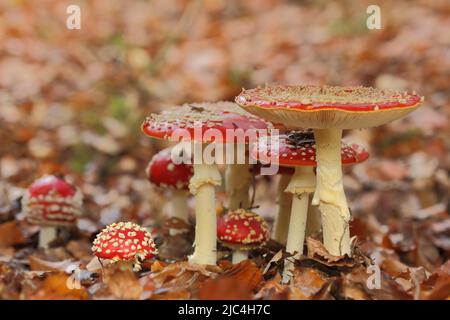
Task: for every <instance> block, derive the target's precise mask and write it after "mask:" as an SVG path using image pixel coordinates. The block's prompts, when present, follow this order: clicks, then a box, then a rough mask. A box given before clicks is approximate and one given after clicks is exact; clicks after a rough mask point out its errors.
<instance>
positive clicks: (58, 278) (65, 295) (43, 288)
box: [28, 272, 88, 300]
mask: <svg viewBox="0 0 450 320" xmlns="http://www.w3.org/2000/svg"><path fill="white" fill-rule="evenodd" d="M69 281H70V279H69V276H68V275H66V274H65V273H62V272H56V273H51V274H47V275H46V276H45V278H44V280H43V281H42V282H41V285H40V287H39V289H38V290H37V291H34V290H30V289H31V288H29V289H28V291H32V292H34V293H31V294H30V295H29V296H28V298H29V299H39V300H40V299H44V300H86V299H88V293H87V291H86V289H85V288H84V287H81V288H80V289H76V288H74V289H71V288H69V287H70V286H69V285H68V282H69Z"/></svg>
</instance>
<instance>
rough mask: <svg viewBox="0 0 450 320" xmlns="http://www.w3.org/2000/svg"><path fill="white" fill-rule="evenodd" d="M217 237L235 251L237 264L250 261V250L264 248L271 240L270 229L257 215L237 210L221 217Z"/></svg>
mask: <svg viewBox="0 0 450 320" xmlns="http://www.w3.org/2000/svg"><path fill="white" fill-rule="evenodd" d="M217 237H218V239H219V241H220V242H221V243H222V244H223V245H224V246H226V247H228V248H231V249H233V257H232V261H233V263H234V264H236V263H239V262H241V261H242V260H245V259H248V251H249V250H252V249H255V248H258V247H260V246H263V245H264V244H265V243H266V242H267V241H268V240H269V228H268V227H267V223H266V221H264V219H263V218H261V217H260V216H259V215H257V214H256V213H254V212H250V211H246V210H244V209H237V210H235V211H231V212H229V213H228V214H226V215H223V216H221V217H220V219H219V221H218V223H217Z"/></svg>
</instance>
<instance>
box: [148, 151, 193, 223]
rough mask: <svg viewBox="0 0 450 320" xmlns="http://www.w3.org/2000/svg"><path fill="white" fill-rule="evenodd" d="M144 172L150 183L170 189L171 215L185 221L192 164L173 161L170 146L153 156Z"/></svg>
mask: <svg viewBox="0 0 450 320" xmlns="http://www.w3.org/2000/svg"><path fill="white" fill-rule="evenodd" d="M145 172H146V173H147V178H148V180H149V181H150V183H151V184H153V185H154V186H156V187H158V188H162V189H168V190H170V191H171V195H172V198H171V202H172V216H173V217H175V218H178V219H181V220H183V221H185V222H187V221H188V217H189V209H188V204H187V198H188V192H189V188H188V186H189V180H190V179H191V177H192V175H193V172H194V168H193V167H192V164H185V163H180V164H175V163H173V161H172V156H171V148H168V149H164V150H161V151H160V152H158V153H157V154H155V155H154V156H153V158H152V160H151V161H150V163H149V164H148V166H147V169H146V170H145Z"/></svg>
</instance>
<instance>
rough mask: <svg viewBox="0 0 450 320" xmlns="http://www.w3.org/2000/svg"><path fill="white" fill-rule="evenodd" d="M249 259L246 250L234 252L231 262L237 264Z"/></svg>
mask: <svg viewBox="0 0 450 320" xmlns="http://www.w3.org/2000/svg"><path fill="white" fill-rule="evenodd" d="M247 259H248V251H244V250H233V255H232V257H231V260H232V262H233V264H237V263H239V262H241V261H243V260H247Z"/></svg>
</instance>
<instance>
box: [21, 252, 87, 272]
mask: <svg viewBox="0 0 450 320" xmlns="http://www.w3.org/2000/svg"><path fill="white" fill-rule="evenodd" d="M28 261H29V264H30V269H31V270H33V271H62V272H71V271H72V270H74V269H75V268H76V267H78V265H79V262H74V261H72V260H63V261H46V260H42V259H40V258H38V257H36V256H34V255H30V256H29V257H28Z"/></svg>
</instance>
